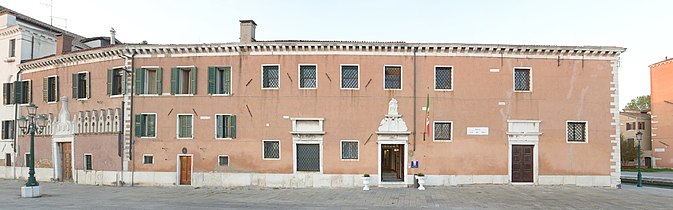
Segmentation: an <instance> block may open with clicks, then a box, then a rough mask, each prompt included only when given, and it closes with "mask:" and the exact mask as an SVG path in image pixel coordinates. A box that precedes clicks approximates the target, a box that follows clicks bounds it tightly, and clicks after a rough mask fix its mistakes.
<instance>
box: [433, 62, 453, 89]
mask: <svg viewBox="0 0 673 210" xmlns="http://www.w3.org/2000/svg"><path fill="white" fill-rule="evenodd" d="M437 68H451V88H449V89H437ZM454 72H455V68H454V67H453V66H451V65H435V66H434V68H433V69H432V75H433V76H432V80H433V81H434V83H433V84H432V86H433V88H434V89H435V91H444V92H451V91H453V87H454V86H455V83H454V78H455V77H454Z"/></svg>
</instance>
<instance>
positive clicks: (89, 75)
mask: <svg viewBox="0 0 673 210" xmlns="http://www.w3.org/2000/svg"><path fill="white" fill-rule="evenodd" d="M75 74H84V75H86V80H87V82H86V83H87V84H86V85H87V88H86V92H85V93H86V94H84V98H79V97H78V98H77V100H78V101H87V100H89V98H90V97H91V93H90V90H91V72H89V71H79V72H77V73H75ZM78 82H79V81H78ZM70 85H72V81H71V82H70ZM77 88H78V89H77V91H79V88H80V87H77ZM70 92H72V87H70ZM78 95H79V93H78Z"/></svg>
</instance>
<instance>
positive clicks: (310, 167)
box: [297, 144, 320, 171]
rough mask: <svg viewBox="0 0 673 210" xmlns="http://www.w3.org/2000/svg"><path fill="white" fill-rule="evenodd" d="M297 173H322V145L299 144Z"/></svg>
mask: <svg viewBox="0 0 673 210" xmlns="http://www.w3.org/2000/svg"><path fill="white" fill-rule="evenodd" d="M297 171H320V145H318V144H297Z"/></svg>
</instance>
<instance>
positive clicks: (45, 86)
mask: <svg viewBox="0 0 673 210" xmlns="http://www.w3.org/2000/svg"><path fill="white" fill-rule="evenodd" d="M42 101H44V102H45V103H46V102H49V77H45V78H42Z"/></svg>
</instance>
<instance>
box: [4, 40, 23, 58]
mask: <svg viewBox="0 0 673 210" xmlns="http://www.w3.org/2000/svg"><path fill="white" fill-rule="evenodd" d="M21 40H22V39H19V41H21ZM10 42H14V43H13V44H11V45H10V44H9V43H10ZM16 42H17V39H16V38H14V39H9V40H7V49H8V50H9V51H7V58H15V57H16V54H17V53H16V46H17V43H16ZM12 54H14V55H12Z"/></svg>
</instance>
